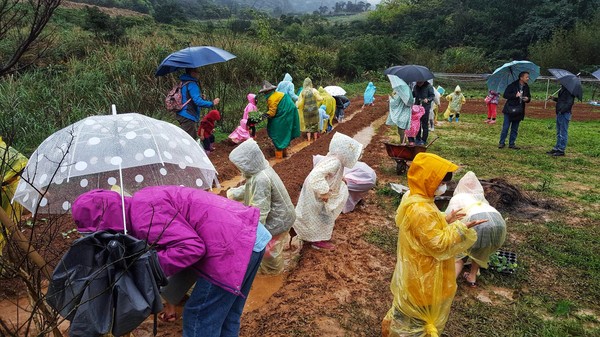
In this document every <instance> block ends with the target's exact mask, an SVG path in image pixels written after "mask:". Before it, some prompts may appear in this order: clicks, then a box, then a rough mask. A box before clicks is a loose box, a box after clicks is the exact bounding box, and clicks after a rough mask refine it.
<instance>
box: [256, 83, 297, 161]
mask: <svg viewBox="0 0 600 337" xmlns="http://www.w3.org/2000/svg"><path fill="white" fill-rule="evenodd" d="M276 88H277V87H276V86H274V85H273V84H271V83H269V82H268V81H264V82H263V87H262V89H260V90H259V91H258V92H259V93H262V94H264V95H265V98H266V99H267V108H268V109H269V110H268V112H267V115H268V118H269V121H268V122H267V134H268V135H269V138H271V140H272V141H273V145H275V158H276V159H282V158H283V157H284V155H286V153H285V152H286V149H287V147H288V146H289V145H290V142H291V141H292V139H294V138H298V137H300V120H299V118H298V108H296V105H295V104H294V101H293V100H292V98H291V97H290V96H289V95H288V94H284V93H282V92H278V91H275V89H276Z"/></svg>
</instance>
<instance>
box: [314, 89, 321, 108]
mask: <svg viewBox="0 0 600 337" xmlns="http://www.w3.org/2000/svg"><path fill="white" fill-rule="evenodd" d="M313 95H314V96H315V99H316V100H317V106H319V105H321V102H323V96H321V94H320V93H319V90H317V89H315V88H313Z"/></svg>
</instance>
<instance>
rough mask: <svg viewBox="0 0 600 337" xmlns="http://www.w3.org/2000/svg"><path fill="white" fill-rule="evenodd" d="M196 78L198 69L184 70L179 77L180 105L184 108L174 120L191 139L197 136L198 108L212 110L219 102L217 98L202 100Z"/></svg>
mask: <svg viewBox="0 0 600 337" xmlns="http://www.w3.org/2000/svg"><path fill="white" fill-rule="evenodd" d="M198 76H199V72H198V69H196V68H187V69H185V74H183V75H181V76H180V77H179V80H181V83H182V84H183V85H182V88H181V101H182V102H181V103H183V104H185V106H184V107H183V109H181V111H179V112H178V113H177V116H175V119H177V121H178V122H179V126H180V127H181V128H182V129H183V131H185V132H186V133H187V134H188V135H190V136H191V137H192V138H193V139H196V138H197V136H198V122H199V121H200V108H213V107H214V106H215V105H217V104H219V102H220V99H218V98H215V99H214V100H212V101H207V100H205V99H204V97H203V95H202V91H201V90H200V85H199V84H198ZM186 102H187V104H186Z"/></svg>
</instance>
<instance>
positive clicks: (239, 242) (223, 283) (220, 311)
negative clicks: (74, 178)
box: [72, 186, 271, 337]
mask: <svg viewBox="0 0 600 337" xmlns="http://www.w3.org/2000/svg"><path fill="white" fill-rule="evenodd" d="M124 200H125V213H126V216H125V218H126V222H127V229H128V234H130V235H132V236H134V237H136V238H138V239H141V240H146V241H147V242H148V244H150V245H153V246H154V247H155V248H156V250H157V254H158V259H159V262H160V265H161V267H162V269H163V271H164V272H165V274H166V275H167V276H170V277H177V275H179V274H181V273H186V272H188V273H189V272H190V271H193V272H194V273H195V274H196V278H197V279H196V285H195V287H194V290H193V292H192V294H191V296H190V298H189V299H188V300H187V302H186V304H185V307H184V311H183V336H184V337H192V336H194V337H196V336H198V337H199V336H203V337H212V336H237V335H238V334H239V328H240V317H241V315H242V310H243V308H244V304H245V302H246V297H247V296H248V293H249V292H250V287H251V285H252V282H253V280H254V276H255V275H256V272H257V270H258V266H259V265H260V261H261V259H262V256H263V254H264V248H265V246H266V244H267V242H269V240H270V239H271V235H270V234H269V232H268V231H267V230H266V228H265V227H264V226H263V225H262V224H260V223H259V217H260V211H259V209H258V208H255V207H247V206H245V205H244V204H242V203H239V202H236V201H233V200H229V199H227V198H224V197H221V196H218V195H215V194H212V193H209V192H206V191H202V190H198V189H193V188H187V187H181V186H154V187H147V188H144V189H142V190H140V191H138V192H137V193H135V194H134V195H133V196H132V197H125V198H124ZM72 213H73V219H74V220H75V223H76V225H77V228H78V230H79V231H80V232H93V231H98V230H113V231H120V230H122V228H123V215H122V211H121V197H120V195H119V194H118V193H117V192H114V191H105V190H93V191H90V192H87V193H84V194H82V195H81V196H79V197H78V198H77V199H76V200H75V201H74V203H73V206H72ZM169 282H170V283H171V279H170V280H169ZM185 291H187V288H186V289H183V293H185Z"/></svg>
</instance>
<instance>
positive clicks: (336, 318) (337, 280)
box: [0, 96, 600, 337]
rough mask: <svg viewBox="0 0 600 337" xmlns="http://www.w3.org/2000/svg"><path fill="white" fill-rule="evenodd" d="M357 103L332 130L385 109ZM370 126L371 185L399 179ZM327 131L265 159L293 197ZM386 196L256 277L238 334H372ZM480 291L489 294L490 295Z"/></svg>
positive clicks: (500, 202) (381, 102) (492, 190)
mask: <svg viewBox="0 0 600 337" xmlns="http://www.w3.org/2000/svg"><path fill="white" fill-rule="evenodd" d="M361 104H362V98H355V99H353V100H352V103H351V105H350V107H349V108H348V109H347V115H351V116H352V118H348V119H347V121H346V122H344V123H342V124H339V125H337V126H336V127H335V129H334V131H335V132H342V133H344V134H347V135H349V136H355V135H356V134H357V133H359V132H360V131H361V130H363V129H365V128H368V127H369V126H370V125H371V124H372V123H373V122H379V123H381V122H382V121H383V118H385V116H386V114H387V111H388V104H387V99H386V97H383V96H382V97H378V98H377V99H376V100H375V106H368V107H362V106H361ZM551 104H553V103H549V104H548V106H549V108H548V109H547V110H544V109H543V102H541V104H539V102H534V103H531V104H530V105H528V108H527V114H528V116H529V117H542V118H552V117H553V116H554V110H553V108H554V107H553V106H551ZM442 108H445V106H443V107H442ZM463 113H468V114H471V113H477V114H481V115H482V118H485V113H486V107H485V104H484V103H483V100H469V101H468V102H467V104H465V105H464V107H463ZM573 119H574V120H599V119H600V108H597V107H592V106H590V105H587V104H579V103H578V104H576V105H575V109H574V114H573ZM375 124H377V123H375ZM374 131H375V133H374V134H373V138H372V139H371V141H370V144H369V145H368V146H366V148H365V151H364V154H363V157H362V159H361V160H362V161H364V162H366V163H367V164H368V165H370V166H371V167H372V168H373V169H374V170H375V171H376V172H377V175H378V183H377V185H378V188H381V187H382V186H385V185H387V184H388V183H389V182H395V183H402V184H406V179H405V177H401V176H397V175H396V174H395V170H394V169H395V162H394V161H393V160H392V159H391V158H389V157H388V156H387V154H386V151H385V146H384V145H383V141H387V140H388V136H387V134H389V128H388V127H387V126H385V125H383V126H381V127H378V128H377V127H375V129H374ZM331 137H332V133H331V134H328V135H324V136H323V137H321V138H319V139H318V140H316V141H314V142H313V143H312V144H310V145H309V146H307V147H304V148H301V146H299V144H300V143H302V142H303V141H304V139H303V138H300V139H296V140H294V141H293V142H292V147H294V146H296V147H297V148H299V150H298V151H297V152H296V153H293V155H292V156H291V157H289V158H285V159H283V160H279V161H275V162H274V164H272V165H273V167H274V169H275V171H276V172H277V173H278V174H279V175H280V177H281V179H282V180H283V182H284V184H285V185H286V187H287V189H288V191H289V193H290V196H291V197H292V199H293V201H294V203H295V202H296V200H297V198H298V195H299V193H300V189H301V187H302V183H303V181H304V178H305V177H306V176H307V175H308V173H309V172H310V170H311V169H312V156H313V155H316V154H321V155H325V154H326V153H327V150H328V147H329V141H330V139H331ZM256 140H257V142H258V143H259V145H260V147H261V148H262V149H263V152H264V153H265V156H266V158H267V159H269V160H270V161H272V160H274V148H273V145H272V143H271V142H270V140H269V138H268V137H267V135H266V131H265V130H260V131H259V132H258V133H257V139H256ZM234 147H235V145H233V144H229V143H227V142H223V143H219V144H217V149H216V151H214V152H212V153H211V155H210V158H211V161H212V162H213V164H214V165H215V167H216V168H217V170H218V172H219V180H220V181H223V182H225V181H229V180H231V179H234V178H235V177H237V176H238V175H239V172H238V170H237V168H235V166H234V165H233V164H231V162H229V160H228V155H229V152H230V151H231V150H232V149H233V148H234ZM300 148H301V149H300ZM272 163H273V162H272ZM483 183H484V186H485V188H486V193H487V194H488V197H490V199H491V200H490V202H491V203H492V204H493V205H495V206H496V207H498V208H500V209H504V210H506V211H508V212H511V215H512V214H513V212H514V214H518V213H519V212H521V211H523V210H524V207H525V208H530V209H534V210H536V209H545V208H546V207H547V206H548V205H547V204H546V203H545V202H544V201H540V200H537V199H536V198H534V197H531V196H528V195H525V194H523V193H522V192H520V191H519V190H518V189H517V188H516V187H514V186H512V185H511V184H510V183H509V182H506V181H504V180H502V179H491V180H489V181H484V182H483ZM221 193H223V192H221ZM389 199H390V198H389V197H382V196H381V195H378V193H376V189H373V190H371V191H370V192H369V193H368V195H367V196H366V197H365V198H364V200H363V201H362V202H361V203H359V204H358V206H357V207H356V209H355V211H353V212H351V213H347V214H342V215H341V216H340V217H339V218H338V220H337V221H336V227H335V229H334V232H333V238H332V241H333V243H335V244H336V249H335V250H334V251H318V250H314V249H311V248H309V247H303V248H302V249H301V250H300V252H299V254H296V255H295V256H294V257H293V258H292V259H293V260H294V263H295V265H294V267H293V268H291V269H290V270H288V271H287V272H286V273H285V274H284V275H282V277H281V278H278V279H276V280H268V279H264V280H261V281H259V282H257V283H256V284H255V289H253V292H251V294H250V298H249V302H248V306H247V308H246V310H245V312H244V314H243V316H242V329H241V333H240V336H244V337H250V336H252V337H253V336H380V323H381V319H382V317H383V316H384V315H385V313H386V312H387V310H388V309H389V307H390V305H391V300H392V297H391V293H390V290H389V282H390V279H391V275H392V272H393V269H394V266H395V253H394V251H393V249H382V248H380V247H384V245H374V244H372V243H369V242H372V238H373V237H376V238H377V237H378V235H379V236H380V237H382V235H381V233H384V234H386V235H387V236H388V237H390V236H391V237H392V241H395V233H397V230H396V227H395V224H394V220H393V217H394V214H395V205H394V204H393V203H392V202H389ZM67 227H68V226H67ZM463 286H464V285H461V287H463ZM14 294H19V292H12V293H11V292H9V291H8V290H7V288H6V287H3V284H0V295H4V296H7V295H8V296H9V297H13V296H14ZM487 296H488V297H491V298H492V301H494V300H495V298H497V297H498V296H496V295H493V296H492V295H489V294H487ZM494 296H495V297H494ZM502 296H504V295H502ZM502 296H501V297H502ZM457 298H459V297H457ZM500 299H502V298H500ZM508 301H510V300H508ZM5 310H8V309H5V308H4V307H3V306H0V316H2V317H5V312H4V311H5ZM181 323H182V321H181V319H180V320H178V321H177V322H174V323H163V322H159V328H158V336H180V335H181V332H182V325H181ZM459 331H460V324H459V322H454V321H452V318H451V320H450V321H449V325H448V328H447V329H446V331H445V334H447V335H448V336H454V335H455V333H458V332H459ZM151 335H152V320H151V319H149V320H147V321H146V322H145V323H143V324H142V326H140V327H139V328H138V329H137V330H136V331H135V336H136V337H140V336H151Z"/></svg>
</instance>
